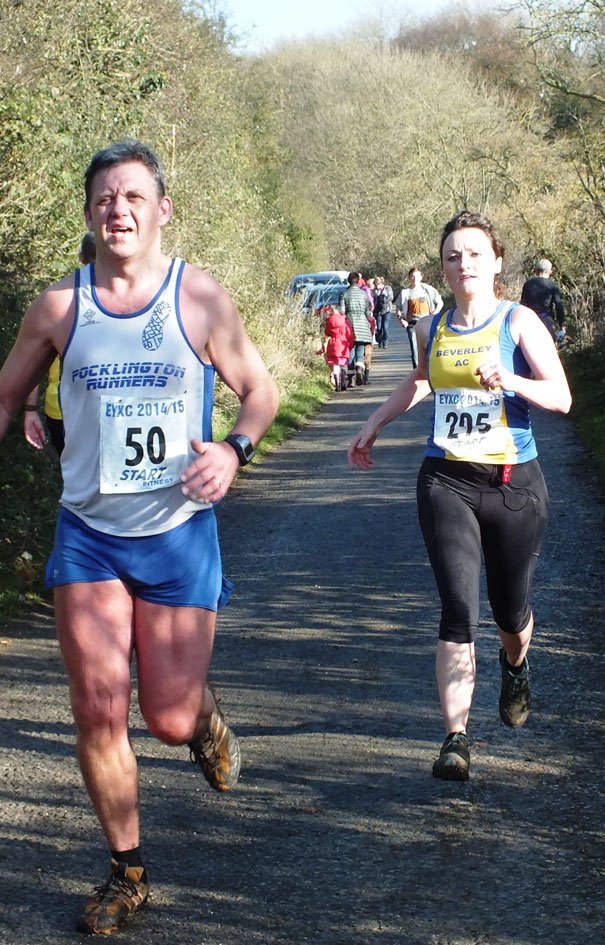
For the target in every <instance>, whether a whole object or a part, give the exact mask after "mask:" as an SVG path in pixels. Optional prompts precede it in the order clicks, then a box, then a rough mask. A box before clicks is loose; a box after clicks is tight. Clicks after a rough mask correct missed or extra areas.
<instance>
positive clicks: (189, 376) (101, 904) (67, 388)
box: [0, 140, 278, 934]
mask: <svg viewBox="0 0 605 945" xmlns="http://www.w3.org/2000/svg"><path fill="white" fill-rule="evenodd" d="M85 192H86V199H85V207H84V214H85V218H86V223H87V225H88V228H89V229H90V230H92V231H93V233H94V237H95V242H96V247H97V261H96V264H95V266H94V268H93V266H92V265H89V266H85V267H84V268H82V269H80V270H78V271H77V272H76V273H74V274H72V275H70V276H68V277H66V278H64V279H62V280H61V281H60V282H58V283H56V284H55V285H52V286H51V287H50V288H48V289H46V290H45V291H44V292H43V293H42V294H41V295H40V296H39V297H38V298H37V299H36V300H35V301H34V303H33V304H32V305H31V307H30V308H29V310H28V311H27V313H26V315H25V317H24V319H23V323H22V326H21V329H20V332H19V335H18V337H17V340H16V342H15V345H14V347H13V349H12V351H11V352H10V354H9V356H8V358H7V360H6V362H5V364H4V367H3V368H2V370H1V371H0V437H1V436H3V435H4V433H5V431H6V428H7V426H8V424H9V418H10V417H11V416H12V415H13V414H14V413H15V412H16V410H17V409H18V407H19V405H20V404H21V403H22V402H23V401H24V400H25V398H26V396H27V394H28V393H29V392H30V391H31V390H32V388H33V387H34V385H35V384H37V383H38V382H39V380H40V378H41V377H42V376H43V375H44V373H45V372H46V371H47V370H48V368H49V366H50V364H51V363H52V361H53V359H54V357H55V355H56V353H57V352H58V353H59V354H60V355H61V359H62V361H61V379H60V386H59V392H60V401H61V409H62V412H63V418H64V423H65V448H64V450H63V454H62V457H61V466H62V474H63V481H64V490H63V494H62V497H61V509H60V512H59V519H58V523H57V532H56V539H55V546H54V549H53V552H52V555H51V558H50V560H49V563H48V567H47V575H46V578H47V584H48V586H50V587H54V589H55V591H54V593H55V611H56V621H57V631H58V637H59V643H60V646H61V650H62V654H63V659H64V662H65V666H66V669H67V673H68V677H69V686H70V695H71V704H72V711H73V715H74V719H75V723H76V731H77V751H78V760H79V763H80V767H81V770H82V774H83V777H84V782H85V784H86V788H87V790H88V793H89V795H90V798H91V800H92V803H93V805H94V808H95V811H96V813H97V816H98V818H99V821H100V823H101V826H102V828H103V831H104V833H105V836H106V838H107V843H108V846H109V850H110V855H111V868H110V874H109V878H108V879H107V881H106V882H105V883H104V884H103V885H102V886H100V887H98V888H97V889H96V890H95V892H94V893H93V895H92V896H91V897H90V898H89V900H88V901H87V903H86V905H85V907H84V910H83V912H82V915H81V916H80V918H79V920H78V928H79V929H80V930H81V931H84V932H88V933H91V934H108V933H110V932H113V931H114V930H116V929H118V928H119V927H120V926H121V925H122V924H123V923H124V922H125V921H126V920H127V919H128V918H130V917H131V916H132V915H133V914H134V913H135V912H136V911H137V910H138V909H139V908H140V907H141V906H142V905H143V904H144V903H145V901H146V899H147V896H148V893H149V880H148V877H147V873H146V870H145V867H144V864H143V861H142V859H141V850H140V846H139V809H138V779H137V764H136V760H135V757H134V754H133V751H132V748H131V745H130V741H129V733H128V710H129V704H130V696H131V684H130V661H131V655H132V653H133V651H134V652H135V653H136V658H137V674H138V688H139V704H140V707H141V711H142V713H143V716H144V718H145V721H146V723H147V726H148V727H149V730H150V732H151V733H152V734H153V735H154V736H155V737H156V738H158V739H160V740H162V741H163V742H165V743H167V744H174V745H188V746H189V749H190V752H191V758H192V760H193V761H195V762H196V763H198V764H199V765H200V767H201V768H202V771H203V773H204V775H205V777H206V778H207V780H208V781H209V783H210V784H211V785H212V787H214V788H215V789H216V790H219V791H227V790H230V789H231V788H232V787H234V785H235V783H236V782H237V779H238V775H239V764H240V754H239V747H238V744H237V740H236V738H235V735H234V734H233V732H232V731H231V730H230V729H229V727H228V726H227V724H226V722H225V721H224V719H223V716H222V714H221V712H220V710H219V709H218V708H217V705H216V702H215V699H214V695H213V693H212V691H211V690H210V689H209V688H208V686H207V685H206V682H205V680H206V674H207V671H208V666H209V663H210V657H211V652H212V642H213V635H214V627H215V620H216V611H217V609H218V608H219V607H221V606H222V605H223V604H224V603H226V600H227V598H228V596H229V592H230V582H228V581H226V580H225V579H224V578H223V576H222V569H221V561H220V550H219V546H218V538H217V534H216V522H215V517H214V510H213V505H214V504H215V503H216V502H218V501H219V500H220V499H222V498H223V496H224V495H225V493H226V492H227V490H228V488H229V486H230V485H231V483H232V481H233V479H234V477H235V475H236V472H237V470H238V467H239V465H240V464H243V463H245V462H247V461H248V460H249V459H250V458H251V456H252V454H253V452H254V447H255V446H256V444H257V443H258V441H259V440H260V439H261V437H262V436H263V435H264V433H265V432H266V430H267V428H268V427H269V425H270V424H271V422H272V420H273V417H274V415H275V413H276V409H277V401H278V398H277V392H276V388H275V385H274V383H273V381H272V380H271V378H270V376H269V374H268V372H267V369H266V368H265V366H264V364H263V362H262V360H261V358H260V356H259V354H258V352H257V350H256V349H255V347H254V345H253V344H252V342H251V340H250V338H249V337H248V335H247V334H246V331H245V329H244V327H243V324H242V321H241V318H240V316H239V314H238V312H237V310H236V308H235V306H234V304H233V302H232V301H231V299H230V297H229V296H228V295H227V293H226V292H225V290H224V289H223V288H222V287H221V286H220V285H218V284H217V283H216V282H215V280H214V279H213V278H212V277H211V276H210V275H208V273H206V272H203V271H202V270H200V269H198V268H196V267H195V266H190V265H188V264H186V263H184V262H183V261H182V260H179V259H171V258H169V257H168V256H166V255H165V254H164V253H163V251H162V246H161V235H162V230H163V228H164V227H165V226H166V224H167V223H168V222H169V220H170V217H171V214H172V202H171V200H170V198H169V197H168V196H167V195H166V190H165V182H164V174H163V171H162V168H161V166H160V164H159V162H158V159H157V157H156V156H155V154H154V153H153V152H152V151H151V150H150V149H149V148H148V147H146V146H145V145H143V144H141V143H140V142H137V141H133V140H129V141H123V142H120V143H118V144H114V145H112V146H110V147H108V148H106V149H105V150H103V151H100V152H98V153H97V154H96V155H95V156H94V157H93V159H92V161H91V163H90V165H89V167H88V169H87V171H86V174H85ZM215 371H216V372H218V374H219V375H220V377H221V378H222V379H223V381H224V382H225V383H226V384H227V385H228V386H229V387H230V388H231V389H232V390H233V391H234V392H235V393H236V395H237V397H238V399H239V401H240V410H239V413H238V416H237V419H236V422H235V424H234V427H233V430H232V433H231V434H230V436H229V437H227V438H226V440H224V441H222V442H216V443H213V442H212V436H211V413H212V393H213V381H214V376H215Z"/></svg>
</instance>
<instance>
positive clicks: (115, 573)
mask: <svg viewBox="0 0 605 945" xmlns="http://www.w3.org/2000/svg"><path fill="white" fill-rule="evenodd" d="M116 579H118V580H120V581H123V583H124V584H125V585H126V586H127V587H129V588H130V590H131V591H132V592H133V593H134V595H135V597H139V598H141V600H146V601H149V602H150V603H152V604H165V605H166V606H168V607H203V608H204V609H205V610H220V608H221V607H224V606H225V604H226V603H228V601H229V598H230V596H231V591H232V590H233V582H232V581H229V580H228V579H227V578H224V577H223V568H222V564H221V553H220V548H219V543H218V533H217V527H216V516H215V514H214V509H204V510H203V511H200V512H196V513H195V515H192V517H191V518H190V519H188V520H187V521H186V522H183V524H182V525H177V526H176V527H175V528H172V529H170V531H167V532H160V533H159V534H158V535H145V536H143V537H141V538H123V537H120V536H118V535H106V534H105V533H104V532H100V531H98V530H97V529H96V528H91V527H90V525H87V524H86V522H84V521H83V520H82V519H81V518H78V516H77V515H74V514H73V512H70V511H69V510H68V509H64V508H62V509H60V511H59V518H58V521H57V528H56V532H55V544H54V548H53V550H52V552H51V555H50V558H49V559H48V564H47V565H46V574H45V584H46V586H47V587H60V586H61V585H64V584H82V583H91V582H94V581H114V580H116Z"/></svg>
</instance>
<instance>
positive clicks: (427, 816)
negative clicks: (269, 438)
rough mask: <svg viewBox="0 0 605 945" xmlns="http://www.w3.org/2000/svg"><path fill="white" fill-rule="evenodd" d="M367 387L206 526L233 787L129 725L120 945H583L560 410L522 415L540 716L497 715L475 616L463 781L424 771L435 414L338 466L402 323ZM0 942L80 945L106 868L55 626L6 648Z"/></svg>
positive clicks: (574, 503) (590, 868)
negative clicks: (538, 498)
mask: <svg viewBox="0 0 605 945" xmlns="http://www.w3.org/2000/svg"><path fill="white" fill-rule="evenodd" d="M394 333H395V338H394V340H393V343H392V345H391V347H390V348H389V349H388V350H387V351H384V352H382V351H381V352H379V353H378V352H377V353H376V355H375V370H374V372H373V383H372V385H371V386H370V387H367V388H362V389H354V390H350V391H347V392H345V393H342V394H339V395H335V396H334V397H333V398H332V400H331V401H330V403H329V404H327V405H326V406H325V408H323V409H322V411H321V412H320V413H319V414H318V415H317V416H316V417H315V418H314V419H313V420H312V421H311V422H310V423H309V425H308V426H306V427H305V429H304V430H302V431H301V432H300V433H299V434H297V435H296V436H295V437H293V438H292V439H291V440H290V441H288V442H287V443H286V444H284V445H283V446H282V447H281V448H280V449H279V450H277V451H276V452H275V453H274V454H273V455H272V456H271V457H269V458H268V459H266V460H264V461H263V462H261V463H258V464H255V465H254V466H253V468H252V469H250V470H248V471H246V472H245V473H244V474H243V475H242V476H241V477H240V480H239V482H238V484H237V485H236V487H235V488H234V489H233V491H232V493H231V494H230V495H229V496H228V498H227V499H226V500H225V502H224V503H223V505H222V508H221V509H220V522H221V533H222V538H223V546H224V559H225V570H226V573H227V574H228V575H229V576H230V577H232V578H234V579H235V581H236V584H237V589H236V593H235V595H234V598H233V600H232V603H231V604H230V605H229V607H228V608H227V609H226V610H225V611H224V612H223V613H222V615H221V619H220V627H219V634H218V637H217V642H216V647H215V655H214V666H213V678H214V680H215V682H216V684H217V687H218V689H219V692H220V694H221V697H222V706H223V708H224V710H225V712H226V714H227V716H228V718H229V720H230V721H231V722H232V724H233V726H234V728H235V729H236V731H237V732H238V734H239V735H240V737H241V740H242V753H243V762H244V765H243V773H242V778H241V781H240V784H239V785H238V788H237V789H236V790H235V791H234V792H233V793H232V794H231V795H226V796H221V795H217V794H215V793H213V792H212V791H211V790H210V789H209V788H208V787H207V786H206V783H205V781H204V780H203V778H202V776H201V774H200V773H199V772H198V771H197V769H195V768H194V767H193V766H192V765H190V763H189V761H188V757H187V752H186V751H184V750H182V749H174V748H167V747H165V746H163V745H160V744H159V743H157V742H155V741H153V740H152V739H151V738H150V737H149V736H148V735H147V733H146V731H145V728H144V725H143V722H142V719H141V717H140V715H139V714H138V711H137V710H136V709H135V708H134V707H133V712H132V731H133V740H134V743H135V749H136V752H137V755H138V757H139V759H140V778H141V806H142V818H143V825H144V827H143V850H144V854H145V859H146V862H147V865H148V869H149V872H150V875H151V879H152V898H151V900H150V907H149V908H148V909H147V910H146V912H144V913H143V914H142V915H141V917H140V918H137V919H136V920H135V922H134V923H133V924H132V925H131V926H130V927H127V928H126V929H124V930H123V931H122V932H121V933H119V936H118V937H117V939H118V940H120V941H122V942H123V943H125V945H135V943H137V945H138V943H145V945H156V943H157V945H304V943H314V945H370V943H372V945H373V943H376V945H539V943H549V945H587V943H589V945H597V943H598V942H602V941H605V923H604V921H603V912H602V905H601V903H602V897H603V890H602V884H601V886H600V887H599V879H600V878H602V873H603V871H602V866H603V863H602V859H599V857H600V856H602V845H601V847H600V848H599V842H600V840H601V841H602V834H601V835H600V830H601V825H602V822H603V815H604V807H603V781H602V770H603V742H602V732H603V728H602V718H603V715H602V704H603V703H602V692H603V685H602V679H603V666H602V659H601V646H600V638H601V633H602V625H603V617H604V615H603V605H602V601H603V571H604V568H603V565H604V561H605V538H604V532H603V504H602V500H601V499H600V497H599V493H598V492H597V489H596V487H595V484H594V480H593V477H592V474H591V471H590V465H589V461H588V458H587V456H586V455H585V453H584V452H583V451H582V449H581V447H580V446H579V445H578V443H577V441H576V438H575V435H574V431H573V427H572V424H571V421H570V420H569V418H566V417H559V416H550V415H546V414H540V413H538V414H537V415H536V417H535V428H536V432H537V437H538V442H539V447H540V456H541V460H542V465H543V469H544V473H545V476H546V480H547V482H548V484H549V489H550V493H551V523H550V526H549V530H548V533H547V538H546V543H545V547H544V550H543V554H542V558H541V561H540V565H539V569H538V573H537V579H536V592H535V595H534V598H535V611H536V617H537V631H536V635H535V642H534V646H533V649H532V659H531V662H532V676H533V699H534V706H535V709H534V711H533V714H532V716H531V717H530V720H529V722H528V724H527V726H526V727H525V728H523V729H521V730H519V731H511V730H509V729H506V728H504V726H502V725H501V723H500V721H499V717H498V689H499V670H498V665H497V653H498V644H497V640H496V635H495V631H494V629H493V626H492V624H491V622H490V619H489V612H488V608H487V606H486V604H484V607H483V610H482V623H481V628H480V634H479V639H478V685H477V691H476V696H475V705H474V709H473V713H472V717H471V723H472V724H471V727H470V730H469V734H470V737H471V746H472V759H473V761H472V769H471V780H470V781H469V782H468V783H467V784H456V783H452V782H440V781H436V780H434V779H433V778H432V777H431V773H430V769H431V764H432V761H433V759H434V758H435V756H436V753H437V751H438V748H439V745H440V744H441V741H442V738H443V734H442V730H441V720H440V714H439V709H438V704H437V696H436V687H435V683H434V674H433V659H434V648H435V637H436V626H437V623H438V608H437V606H436V599H435V598H436V594H435V589H434V585H433V579H432V574H431V571H430V568H429V566H428V563H427V560H426V556H425V552H424V547H423V545H422V541H421V537H420V532H419V529H418V525H417V522H416V510H415V482H416V473H417V470H418V467H419V465H420V462H421V457H422V451H423V443H424V439H425V436H426V429H427V424H428V417H429V413H430V407H429V404H428V402H427V403H423V404H421V405H419V406H418V407H417V408H416V409H415V410H414V411H413V412H412V414H410V415H409V416H408V417H407V418H405V419H402V420H400V421H397V422H395V423H394V424H392V425H391V427H389V428H388V429H387V430H385V431H384V434H383V436H382V438H381V439H380V441H379V444H378V445H377V447H376V450H375V458H376V466H375V468H374V470H373V471H372V472H370V473H361V472H352V471H350V470H349V469H348V468H347V465H346V458H345V449H346V446H347V445H348V442H349V440H350V439H351V437H352V435H353V433H354V432H355V431H356V430H357V428H358V427H359V425H360V423H361V422H362V420H363V419H364V418H365V417H366V416H367V414H368V413H369V412H370V411H371V410H372V409H373V408H374V407H375V406H376V404H377V403H378V402H380V400H382V399H383V398H384V396H385V395H386V394H387V393H388V392H389V391H390V390H391V389H392V387H393V386H394V385H395V383H396V380H397V378H398V377H399V376H401V374H402V372H405V371H407V370H409V367H410V364H409V359H408V356H407V350H406V349H407V340H406V338H405V334H404V332H403V331H402V330H400V329H399V328H398V327H396V328H395V329H394ZM0 660H1V667H2V686H1V687H0V716H1V718H2V733H3V735H2V752H1V755H0V776H1V780H0V791H1V792H2V815H1V822H0V829H1V836H0V943H1V945H38V943H49V945H50V943H52V945H66V943H74V942H78V941H82V938H81V936H79V935H77V933H75V932H73V931H72V929H73V918H74V916H75V914H76V913H77V911H78V909H79V906H80V904H81V901H82V898H83V897H84V896H85V895H87V894H88V892H89V890H90V888H91V886H92V885H93V884H95V883H97V882H100V881H101V880H102V879H103V878H104V876H105V873H106V866H107V861H106V854H105V852H104V846H103V840H102V837H101V835H100V831H99V828H98V826H97V823H96V820H95V818H94V817H93V815H92V813H91V811H90V809H89V805H88V801H87V798H86V796H85V793H84V790H83V788H82V786H81V782H80V776H79V772H78V769H77V766H76V763H75V761H74V756H73V726H72V722H71V716H70V712H69V707H68V701H67V692H66V687H65V677H64V672H63V668H62V664H61V660H60V656H59V652H58V647H57V644H56V642H55V639H54V634H53V626H52V613H51V610H50V608H48V609H45V608H43V607H41V608H39V611H38V612H37V613H35V614H33V615H28V616H27V617H24V618H23V619H21V620H19V621H16V622H14V623H12V624H11V625H10V626H5V627H3V628H2V629H1V631H0Z"/></svg>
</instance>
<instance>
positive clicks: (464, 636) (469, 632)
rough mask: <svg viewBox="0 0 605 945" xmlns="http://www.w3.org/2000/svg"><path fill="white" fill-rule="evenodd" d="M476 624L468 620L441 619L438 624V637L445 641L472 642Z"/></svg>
mask: <svg viewBox="0 0 605 945" xmlns="http://www.w3.org/2000/svg"><path fill="white" fill-rule="evenodd" d="M476 630H477V625H476V624H473V623H471V622H470V621H461V622H460V621H451V620H446V619H442V620H441V623H440V624H439V639H440V640H443V641H444V642H445V643H473V642H474V640H475V633H476Z"/></svg>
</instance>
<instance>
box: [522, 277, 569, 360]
mask: <svg viewBox="0 0 605 945" xmlns="http://www.w3.org/2000/svg"><path fill="white" fill-rule="evenodd" d="M535 272H536V274H535V276H534V277H533V278H532V279H528V280H527V282H525V284H524V285H523V289H522V290H521V305H526V306H527V308H531V309H532V310H533V311H534V312H535V313H536V315H538V317H539V318H541V319H542V321H543V322H544V324H545V325H546V327H547V328H548V331H549V333H550V335H551V336H552V338H553V341H556V342H558V343H559V344H561V342H562V340H563V339H564V337H565V325H564V322H565V311H564V309H563V302H562V301H561V292H560V290H559V286H558V285H557V283H556V282H553V280H552V279H551V278H550V277H551V275H552V263H551V262H550V260H549V259H539V260H538V262H537V263H536V268H535ZM555 318H556V320H557V324H558V325H559V331H558V332H557V331H556V329H555Z"/></svg>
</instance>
